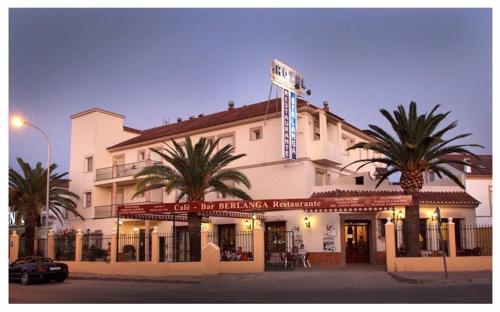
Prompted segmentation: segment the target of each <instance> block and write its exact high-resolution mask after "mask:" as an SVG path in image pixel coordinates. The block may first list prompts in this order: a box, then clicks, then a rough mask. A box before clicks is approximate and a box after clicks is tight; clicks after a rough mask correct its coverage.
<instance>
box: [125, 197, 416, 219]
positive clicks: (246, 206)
mask: <svg viewBox="0 0 500 312" xmlns="http://www.w3.org/2000/svg"><path fill="white" fill-rule="evenodd" d="M411 203H412V200H411V196H406V195H394V196H359V197H325V198H314V199H312V198H305V199H301V198H297V199H264V200H228V201H213V202H189V203H159V204H137V205H134V204H129V205H119V206H118V215H133V214H163V213H172V212H196V211H199V212H204V211H205V212H209V211H257V212H258V211H276V210H294V209H313V210H316V209H318V210H321V209H328V210H331V209H334V210H335V209H338V210H344V209H349V208H368V209H372V208H373V209H380V208H387V209H389V208H393V207H395V206H407V205H411Z"/></svg>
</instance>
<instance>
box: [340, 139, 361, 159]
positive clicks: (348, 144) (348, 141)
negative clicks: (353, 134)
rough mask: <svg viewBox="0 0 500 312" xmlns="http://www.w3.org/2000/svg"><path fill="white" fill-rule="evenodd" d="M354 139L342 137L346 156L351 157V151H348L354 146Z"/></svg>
mask: <svg viewBox="0 0 500 312" xmlns="http://www.w3.org/2000/svg"><path fill="white" fill-rule="evenodd" d="M354 142H355V141H354V139H353V138H350V137H348V136H345V135H342V151H343V152H344V155H345V156H349V151H347V149H348V148H349V147H351V146H353V145H354ZM360 156H361V155H360Z"/></svg>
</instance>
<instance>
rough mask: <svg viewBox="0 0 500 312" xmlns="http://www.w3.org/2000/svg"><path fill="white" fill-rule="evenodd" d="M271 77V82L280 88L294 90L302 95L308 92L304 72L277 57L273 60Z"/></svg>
mask: <svg viewBox="0 0 500 312" xmlns="http://www.w3.org/2000/svg"><path fill="white" fill-rule="evenodd" d="M270 77H271V82H272V83H273V84H274V85H276V86H278V87H280V88H283V89H287V90H292V91H294V92H296V93H297V95H298V96H302V97H303V96H305V95H306V94H307V91H306V85H305V82H304V76H303V75H302V73H300V72H298V71H297V70H295V69H293V68H292V67H290V66H288V65H286V64H285V63H283V62H280V61H278V60H277V59H274V60H273V61H272V62H271V70H270Z"/></svg>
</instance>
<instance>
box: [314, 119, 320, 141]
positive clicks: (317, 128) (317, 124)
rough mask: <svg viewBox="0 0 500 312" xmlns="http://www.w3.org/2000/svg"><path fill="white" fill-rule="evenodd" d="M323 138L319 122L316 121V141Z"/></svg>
mask: <svg viewBox="0 0 500 312" xmlns="http://www.w3.org/2000/svg"><path fill="white" fill-rule="evenodd" d="M320 139H321V132H320V129H319V122H314V141H319V140H320Z"/></svg>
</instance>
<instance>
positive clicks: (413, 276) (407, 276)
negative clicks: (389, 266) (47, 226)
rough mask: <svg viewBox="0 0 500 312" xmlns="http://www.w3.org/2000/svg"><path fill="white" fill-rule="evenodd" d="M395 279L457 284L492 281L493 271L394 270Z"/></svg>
mask: <svg viewBox="0 0 500 312" xmlns="http://www.w3.org/2000/svg"><path fill="white" fill-rule="evenodd" d="M389 275H391V276H392V277H393V278H394V279H396V280H398V281H400V282H404V283H410V284H457V283H491V282H492V272H491V271H475V272H471V271H467V272H448V278H445V274H444V272H393V273H389Z"/></svg>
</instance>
